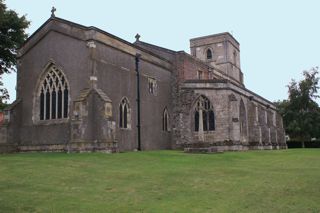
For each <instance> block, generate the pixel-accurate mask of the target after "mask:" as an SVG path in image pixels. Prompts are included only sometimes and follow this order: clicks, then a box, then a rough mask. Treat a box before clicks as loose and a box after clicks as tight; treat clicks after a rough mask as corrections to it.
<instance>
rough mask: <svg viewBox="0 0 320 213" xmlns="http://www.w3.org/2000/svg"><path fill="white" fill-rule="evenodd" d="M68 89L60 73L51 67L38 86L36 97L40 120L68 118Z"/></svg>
mask: <svg viewBox="0 0 320 213" xmlns="http://www.w3.org/2000/svg"><path fill="white" fill-rule="evenodd" d="M68 87H69V86H68V83H67V81H66V80H65V76H64V74H63V73H62V71H61V70H59V69H58V68H56V67H55V66H51V67H50V69H49V70H48V72H47V73H46V74H45V78H44V79H43V80H42V83H41V84H40V89H39V95H38V98H39V105H40V110H39V114H40V120H54V119H63V118H68V111H69V93H68V91H69V88H68ZM62 90H63V91H64V92H63V93H62Z"/></svg>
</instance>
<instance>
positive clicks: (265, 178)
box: [0, 149, 320, 213]
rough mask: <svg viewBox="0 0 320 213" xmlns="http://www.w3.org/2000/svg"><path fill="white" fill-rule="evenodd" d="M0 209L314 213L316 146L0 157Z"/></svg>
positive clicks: (319, 177) (319, 173)
mask: <svg viewBox="0 0 320 213" xmlns="http://www.w3.org/2000/svg"><path fill="white" fill-rule="evenodd" d="M0 212H10V213H11V212H77V213H78V212H164V213H170V212H184V213H187V212H201V213H202V212H320V149H292V150H281V151H249V152H226V153H223V154H210V155H209V154H185V153H183V152H181V151H149V152H129V153H119V154H104V153H82V154H79V153H78V154H76V153H75V154H66V153H27V154H7V155H0Z"/></svg>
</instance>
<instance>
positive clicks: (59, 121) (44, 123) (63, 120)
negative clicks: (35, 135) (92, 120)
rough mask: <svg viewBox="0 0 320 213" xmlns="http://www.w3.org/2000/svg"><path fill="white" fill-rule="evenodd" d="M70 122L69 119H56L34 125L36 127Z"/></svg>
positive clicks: (36, 122) (37, 122) (41, 121)
mask: <svg viewBox="0 0 320 213" xmlns="http://www.w3.org/2000/svg"><path fill="white" fill-rule="evenodd" d="M68 122H69V118H63V119H55V120H39V121H35V122H34V124H35V125H39V126H41V125H44V126H46V125H55V124H65V123H68Z"/></svg>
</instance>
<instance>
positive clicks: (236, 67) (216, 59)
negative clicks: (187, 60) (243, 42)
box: [190, 32, 244, 86]
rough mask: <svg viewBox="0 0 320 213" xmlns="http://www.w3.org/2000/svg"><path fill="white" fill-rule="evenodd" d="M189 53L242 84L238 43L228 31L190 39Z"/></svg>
mask: <svg viewBox="0 0 320 213" xmlns="http://www.w3.org/2000/svg"><path fill="white" fill-rule="evenodd" d="M190 50H191V55H192V56H194V57H196V58H198V59H200V60H201V61H204V62H206V63H207V64H208V65H211V66H213V67H216V68H218V69H219V70H221V71H222V72H223V73H225V74H226V75H227V76H228V77H229V78H231V79H233V80H235V81H236V82H238V83H239V84H240V85H243V86H244V84H243V74H242V72H241V67H240V44H239V42H238V41H237V40H236V39H235V38H234V37H233V36H232V35H231V34H230V33H227V32H226V33H219V34H214V35H209V36H203V37H198V38H193V39H190Z"/></svg>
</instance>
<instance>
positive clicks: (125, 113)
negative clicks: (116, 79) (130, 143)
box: [119, 98, 131, 129]
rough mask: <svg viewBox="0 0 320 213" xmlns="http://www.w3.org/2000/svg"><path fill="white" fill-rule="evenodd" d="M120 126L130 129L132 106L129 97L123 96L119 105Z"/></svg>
mask: <svg viewBox="0 0 320 213" xmlns="http://www.w3.org/2000/svg"><path fill="white" fill-rule="evenodd" d="M119 127H120V128H123V129H130V127H131V125H130V106H129V101H128V99H127V98H123V99H122V100H121V102H120V106H119Z"/></svg>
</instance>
